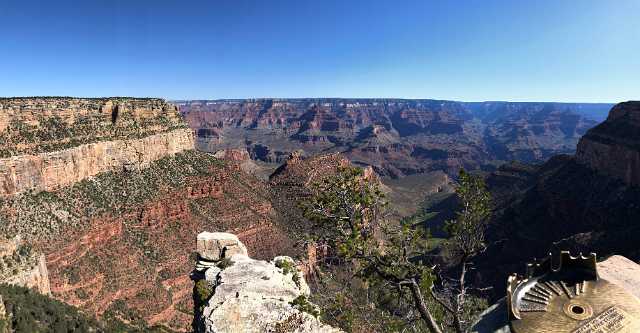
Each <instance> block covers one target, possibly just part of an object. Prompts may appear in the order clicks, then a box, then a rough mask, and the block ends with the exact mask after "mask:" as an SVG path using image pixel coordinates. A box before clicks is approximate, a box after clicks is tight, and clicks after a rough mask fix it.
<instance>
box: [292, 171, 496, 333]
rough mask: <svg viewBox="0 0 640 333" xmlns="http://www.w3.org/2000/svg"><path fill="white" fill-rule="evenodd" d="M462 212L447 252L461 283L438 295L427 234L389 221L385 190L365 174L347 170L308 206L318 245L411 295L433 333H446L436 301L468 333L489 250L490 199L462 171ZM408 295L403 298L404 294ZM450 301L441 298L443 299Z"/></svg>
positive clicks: (450, 227)
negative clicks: (477, 268)
mask: <svg viewBox="0 0 640 333" xmlns="http://www.w3.org/2000/svg"><path fill="white" fill-rule="evenodd" d="M456 195H457V196H458V198H459V201H460V204H461V209H460V211H459V212H458V213H457V215H456V218H455V219H453V220H451V221H447V222H446V227H445V229H446V230H447V231H448V232H449V236H450V237H449V238H448V239H447V241H446V242H445V247H446V249H447V250H448V252H449V254H450V255H451V259H452V260H454V261H455V263H456V264H458V265H459V267H460V275H459V276H458V278H457V279H456V281H455V283H451V282H447V283H441V284H440V289H439V292H436V291H435V288H434V281H435V280H436V279H435V277H434V270H433V268H434V266H430V265H427V264H425V263H423V261H422V260H421V259H422V258H425V257H426V252H427V251H428V249H427V246H426V245H427V242H428V235H427V234H426V233H425V232H424V230H423V229H422V228H420V227H415V226H412V225H410V224H406V223H400V224H393V223H390V222H389V221H387V220H386V214H385V211H386V207H387V202H386V201H385V198H384V194H383V192H382V191H381V189H380V186H379V183H378V182H375V181H370V179H366V178H365V177H364V175H363V172H362V170H361V169H359V168H355V167H345V168H341V169H340V171H339V172H338V173H337V174H336V175H335V176H332V177H327V178H326V179H325V180H324V181H323V182H321V183H320V184H316V188H315V189H314V195H313V196H312V197H311V198H310V199H309V200H308V201H307V202H306V203H305V204H304V205H303V208H304V211H305V215H306V216H307V217H308V218H309V219H310V220H312V221H313V222H314V230H313V234H314V235H315V238H316V241H319V242H321V243H323V244H326V245H329V246H330V247H331V248H332V249H333V251H334V252H335V254H337V255H338V257H339V258H341V259H342V260H343V261H345V262H347V263H352V264H353V265H355V266H356V267H357V269H356V272H357V273H356V274H355V275H356V277H359V278H362V279H365V280H371V279H374V281H376V282H382V283H383V284H385V285H390V286H392V287H393V288H394V289H397V290H398V291H399V294H400V295H410V299H411V301H412V303H413V307H414V308H415V310H416V311H417V312H418V313H419V316H420V318H421V320H422V321H423V323H424V326H425V327H426V328H427V329H428V330H429V331H430V332H442V329H441V325H442V323H439V322H438V320H437V319H440V320H441V319H442V318H441V317H442V316H434V313H433V312H432V311H431V310H430V309H433V308H434V304H429V302H434V301H435V302H437V303H438V304H439V305H440V306H442V308H443V309H444V311H446V312H448V314H449V315H450V316H451V317H453V324H454V328H455V330H456V331H457V332H462V331H463V329H464V326H465V322H464V320H463V317H464V315H465V310H467V305H468V304H467V303H468V297H467V294H468V291H469V289H470V288H469V286H468V284H467V283H466V281H465V280H466V274H467V271H468V267H469V265H470V262H471V260H472V259H473V258H474V257H475V256H476V255H477V254H478V253H480V252H482V251H483V250H484V247H485V245H484V230H485V227H486V223H487V219H488V218H489V216H490V213H491V197H490V195H489V193H488V192H487V190H486V186H485V185H484V182H483V180H482V179H481V178H480V177H477V176H473V175H471V174H468V173H466V172H465V171H464V170H461V171H460V177H459V185H458V186H457V187H456ZM405 290H406V291H407V292H404V291H405ZM443 295H445V296H449V297H445V298H446V299H444V300H443V299H442V296H443Z"/></svg>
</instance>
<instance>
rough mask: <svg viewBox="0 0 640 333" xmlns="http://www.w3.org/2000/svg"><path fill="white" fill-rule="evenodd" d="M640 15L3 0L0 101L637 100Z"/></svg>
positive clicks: (558, 0) (431, 4)
mask: <svg viewBox="0 0 640 333" xmlns="http://www.w3.org/2000/svg"><path fill="white" fill-rule="evenodd" d="M639 15H640V0H598V1H596V0H573V1H570V0H535V1H525V0H522V1H520V0H518V1H516V0H504V1H495V0H468V1H454V0H441V1H431V0H406V1H403V0H387V1H377V0H362V1H357V0H308V1H307V0H290V1H289V0H253V1H249V0H228V1H227V0H202V1H189V0H182V1H178V0H175V1H163V0H77V1H66V0H56V1H50V0H42V1H32V0H2V1H1V2H0V96H33V95H65V96H117V95H120V96H154V97H164V98H170V99H204V98H208V99H212V98H245V97H251V98H253V97H401V98H436V99H454V100H465V101H484V100H513V101H573V102H618V101H622V100H629V99H640V17H639Z"/></svg>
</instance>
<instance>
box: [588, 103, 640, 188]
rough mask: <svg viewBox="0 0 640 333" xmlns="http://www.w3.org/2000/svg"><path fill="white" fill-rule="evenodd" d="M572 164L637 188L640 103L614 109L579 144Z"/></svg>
mask: <svg viewBox="0 0 640 333" xmlns="http://www.w3.org/2000/svg"><path fill="white" fill-rule="evenodd" d="M576 160H577V161H578V162H579V163H581V164H584V165H587V166H589V167H590V168H592V169H594V170H597V171H598V172H600V173H602V174H605V175H608V176H611V177H615V178H618V179H621V180H623V181H624V182H625V183H627V184H629V185H635V186H638V185H640V102H627V103H620V104H618V105H616V106H615V107H614V108H613V109H612V110H611V113H610V114H609V117H608V118H607V120H606V121H605V122H603V123H602V124H600V125H598V126H596V127H595V128H593V129H591V130H589V132H587V134H586V135H585V136H584V137H583V138H582V139H581V140H580V143H579V144H578V150H577V152H576Z"/></svg>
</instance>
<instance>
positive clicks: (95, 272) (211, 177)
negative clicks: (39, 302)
mask: <svg viewBox="0 0 640 333" xmlns="http://www.w3.org/2000/svg"><path fill="white" fill-rule="evenodd" d="M0 124H1V126H0V152H1V155H0V157H1V158H2V160H1V161H0V197H1V198H0V233H1V234H6V235H10V236H13V235H20V236H21V237H23V239H24V240H25V242H26V244H28V245H30V246H31V247H32V248H33V253H42V254H44V255H45V257H46V266H47V268H48V273H49V279H50V281H51V294H52V296H53V297H54V298H56V299H58V300H62V301H64V302H66V303H68V304H71V305H74V306H77V307H79V308H81V310H82V311H84V312H86V313H88V314H90V315H97V316H99V317H101V318H109V320H111V319H113V320H118V319H121V320H122V321H125V322H127V323H131V324H135V325H136V326H139V327H140V328H143V327H144V326H151V325H159V326H166V327H169V328H170V329H172V330H177V331H186V330H188V328H189V326H190V323H191V321H192V315H191V314H190V313H189V312H190V309H191V305H190V303H191V283H190V281H189V278H188V273H189V271H190V270H191V268H192V267H191V264H190V261H191V260H190V258H189V253H190V251H192V250H194V246H193V242H192V241H191V237H190V236H189V235H193V234H195V233H198V232H199V231H201V230H202V229H215V230H225V231H230V232H234V233H236V234H237V235H238V236H239V237H240V239H241V240H242V241H243V242H244V244H246V245H247V247H248V248H249V249H250V250H251V251H254V250H257V249H261V250H263V251H261V252H259V255H258V257H260V258H262V256H264V258H267V257H269V258H270V257H273V256H274V255H276V254H287V255H293V254H295V252H294V251H292V250H291V248H292V241H291V239H289V237H288V236H287V234H286V233H285V232H284V231H283V229H282V227H281V225H279V224H278V221H280V219H279V213H278V212H277V211H276V210H275V209H274V208H273V206H272V203H271V196H272V194H271V193H270V192H269V190H268V187H267V185H266V184H265V183H264V182H263V181H261V180H260V179H258V178H256V177H254V176H252V175H249V174H247V173H246V172H244V171H243V166H242V165H240V164H242V163H238V162H240V161H239V160H242V159H243V158H244V157H243V156H242V154H239V155H238V156H234V153H233V152H230V153H229V156H224V159H223V160H220V159H216V158H214V157H213V156H211V155H209V154H206V153H201V152H197V151H194V150H192V148H193V138H192V132H191V130H190V129H189V128H188V127H187V126H186V124H185V123H184V122H183V121H182V119H181V118H180V116H179V114H178V113H177V108H176V107H175V106H174V105H172V104H169V103H166V102H165V101H163V100H159V99H133V98H106V99H78V98H15V99H0ZM220 157H223V156H220ZM36 259H39V257H36ZM34 262H35V263H36V264H35V265H34V266H30V267H36V268H37V267H42V265H38V263H41V261H37V260H36V261H34ZM25 272H27V271H26V270H25ZM29 279H31V280H33V281H36V280H37V279H38V278H37V276H36V275H28V274H27V275H24V276H23V277H22V278H19V280H22V281H26V280H29Z"/></svg>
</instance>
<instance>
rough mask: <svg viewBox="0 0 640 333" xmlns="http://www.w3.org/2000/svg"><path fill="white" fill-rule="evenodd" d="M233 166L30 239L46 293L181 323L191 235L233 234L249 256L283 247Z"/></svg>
mask: <svg viewBox="0 0 640 333" xmlns="http://www.w3.org/2000/svg"><path fill="white" fill-rule="evenodd" d="M234 172H235V170H233V169H230V168H229V169H225V172H224V173H222V174H219V175H217V177H215V178H213V179H211V178H208V179H207V178H194V179H192V180H191V181H190V182H189V185H188V186H186V187H184V188H181V189H177V190H174V191H171V192H170V193H167V194H165V195H161V196H159V197H158V198H157V199H154V200H151V201H149V202H146V203H144V204H143V205H141V206H140V207H132V209H131V211H130V212H129V213H127V214H124V215H121V216H109V215H107V216H102V217H100V218H97V219H94V220H92V221H91V222H90V224H89V225H88V226H87V227H86V228H83V229H82V230H69V231H68V232H67V233H66V234H65V235H63V237H60V238H57V240H55V241H53V242H49V243H40V244H37V246H38V248H40V249H41V250H42V251H43V252H45V253H46V254H47V262H48V267H49V271H50V279H51V289H52V292H53V295H54V297H56V298H58V299H61V300H63V301H65V302H67V303H70V304H72V305H76V306H79V307H81V308H82V309H85V310H87V311H89V312H91V313H95V314H98V315H105V313H106V312H110V313H112V314H115V315H116V316H118V317H120V318H122V319H123V320H131V319H133V318H138V317H140V318H143V319H144V320H145V321H146V322H147V323H148V324H150V325H154V324H162V325H166V326H169V327H171V328H172V329H176V330H180V331H186V330H189V329H190V323H191V320H192V315H191V314H190V313H191V311H192V308H193V304H192V288H193V284H192V282H191V281H190V280H189V273H190V271H191V269H192V268H193V260H194V258H193V257H192V255H191V253H193V251H194V250H195V242H194V235H196V234H198V233H199V232H202V231H205V230H206V231H229V232H234V233H237V234H238V236H239V237H240V239H241V240H242V242H243V243H245V244H246V245H247V247H248V249H249V253H250V254H251V255H252V256H253V257H257V258H272V257H273V256H274V255H276V254H283V253H287V251H288V250H287V249H286V247H287V246H289V239H288V238H287V236H286V234H285V233H283V232H282V230H280V229H279V227H277V225H276V224H274V223H273V220H274V219H275V212H274V210H273V208H272V207H271V203H270V201H269V200H268V196H267V193H266V192H265V188H264V185H263V184H261V183H260V182H259V181H258V180H257V179H255V178H251V177H248V176H246V175H238V174H234Z"/></svg>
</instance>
